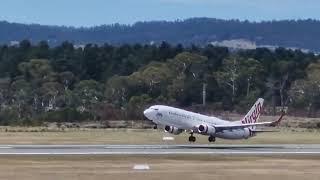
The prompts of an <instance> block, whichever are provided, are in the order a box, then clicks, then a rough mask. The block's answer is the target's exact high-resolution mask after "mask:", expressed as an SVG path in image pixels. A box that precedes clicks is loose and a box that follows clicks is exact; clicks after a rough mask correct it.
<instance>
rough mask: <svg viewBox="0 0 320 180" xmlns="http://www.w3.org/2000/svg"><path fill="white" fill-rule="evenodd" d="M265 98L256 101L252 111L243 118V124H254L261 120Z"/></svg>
mask: <svg viewBox="0 0 320 180" xmlns="http://www.w3.org/2000/svg"><path fill="white" fill-rule="evenodd" d="M263 101H264V100H263V99H262V98H259V99H258V100H257V102H256V103H254V105H253V106H252V108H251V109H250V111H249V112H248V113H247V114H246V116H245V117H244V118H243V119H242V120H241V123H242V124H252V123H256V122H258V120H259V117H260V115H261V113H262V108H263Z"/></svg>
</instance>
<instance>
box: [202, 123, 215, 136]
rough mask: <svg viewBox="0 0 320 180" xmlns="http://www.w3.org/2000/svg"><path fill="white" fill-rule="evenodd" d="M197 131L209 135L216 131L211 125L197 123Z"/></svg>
mask: <svg viewBox="0 0 320 180" xmlns="http://www.w3.org/2000/svg"><path fill="white" fill-rule="evenodd" d="M198 132H199V133H200V134H209V135H213V134H215V133H216V128H215V127H213V126H208V125H203V124H201V125H199V126H198Z"/></svg>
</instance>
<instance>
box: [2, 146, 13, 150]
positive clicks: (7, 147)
mask: <svg viewBox="0 0 320 180" xmlns="http://www.w3.org/2000/svg"><path fill="white" fill-rule="evenodd" d="M12 148H13V147H10V146H0V149H12Z"/></svg>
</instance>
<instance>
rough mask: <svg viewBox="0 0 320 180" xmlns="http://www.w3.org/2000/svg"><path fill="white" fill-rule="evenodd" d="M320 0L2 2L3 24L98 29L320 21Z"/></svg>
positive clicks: (47, 0)
mask: <svg viewBox="0 0 320 180" xmlns="http://www.w3.org/2000/svg"><path fill="white" fill-rule="evenodd" d="M319 8H320V0H1V6H0V21H1V20H6V21H9V22H18V23H28V24H30V23H36V24H45V25H66V26H77V27H79V26H86V27H87V26H96V25H102V24H113V23H120V24H132V23H134V22H137V21H151V20H167V21H172V20H177V19H180V20H182V19H187V18H191V17H211V18H222V19H240V20H250V21H261V20H281V19H308V18H311V19H319V20H320V10H319Z"/></svg>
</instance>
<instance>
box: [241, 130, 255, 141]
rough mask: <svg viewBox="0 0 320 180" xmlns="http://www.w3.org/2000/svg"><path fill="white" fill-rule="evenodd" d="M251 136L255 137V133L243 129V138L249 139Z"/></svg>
mask: <svg viewBox="0 0 320 180" xmlns="http://www.w3.org/2000/svg"><path fill="white" fill-rule="evenodd" d="M250 136H253V133H252V132H251V130H250V129H249V128H244V129H243V138H245V139H248V138H249V137H250Z"/></svg>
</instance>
